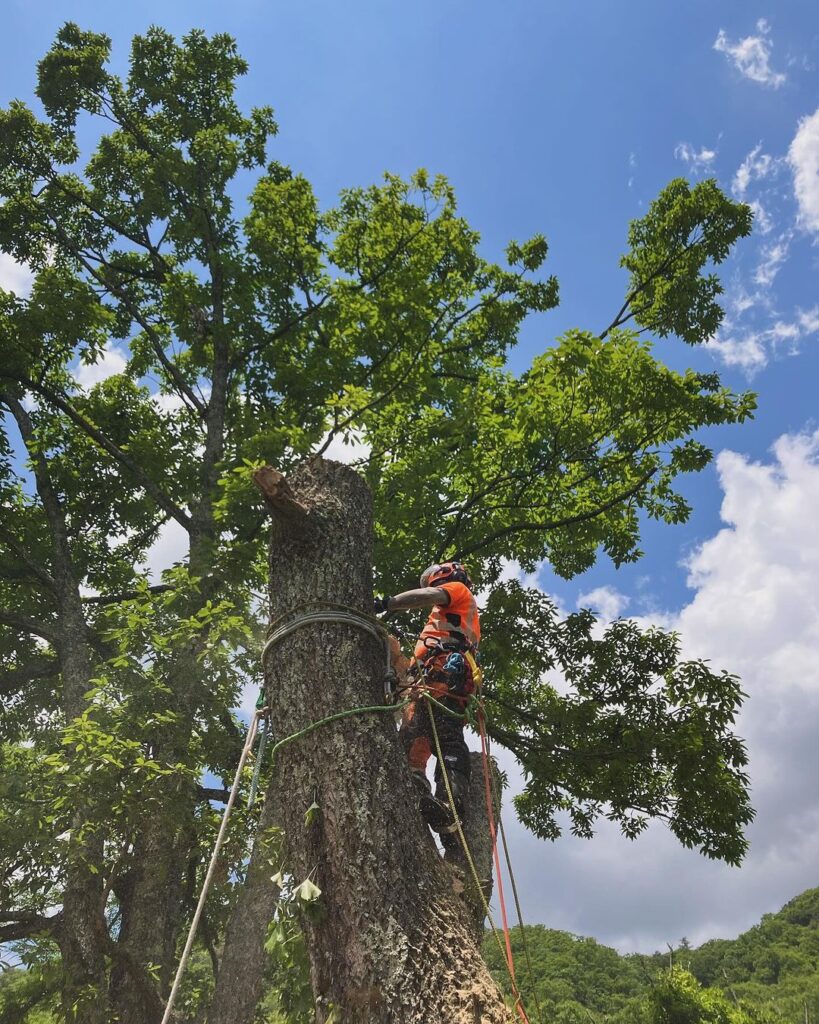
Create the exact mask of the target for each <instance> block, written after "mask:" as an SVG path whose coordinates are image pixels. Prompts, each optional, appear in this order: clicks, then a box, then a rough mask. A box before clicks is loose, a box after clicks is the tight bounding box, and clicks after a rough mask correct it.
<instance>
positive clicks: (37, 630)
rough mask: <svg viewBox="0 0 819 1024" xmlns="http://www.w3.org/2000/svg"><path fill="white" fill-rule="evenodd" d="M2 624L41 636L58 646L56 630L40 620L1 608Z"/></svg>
mask: <svg viewBox="0 0 819 1024" xmlns="http://www.w3.org/2000/svg"><path fill="white" fill-rule="evenodd" d="M0 626H10V627H11V628H12V629H17V630H19V631H20V632H21V633H29V634H30V635H31V636H39V637H40V638H41V639H43V640H47V641H48V643H50V644H51V645H52V647H56V646H57V633H56V631H55V630H54V629H52V628H51V626H49V625H47V624H46V623H44V622H38V621H37V620H36V619H30V618H29V617H28V616H26V615H18V614H17V613H16V612H10V611H7V610H5V609H3V608H0Z"/></svg>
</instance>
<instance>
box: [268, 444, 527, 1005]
mask: <svg viewBox="0 0 819 1024" xmlns="http://www.w3.org/2000/svg"><path fill="white" fill-rule="evenodd" d="M290 482H291V484H292V489H293V493H294V495H295V498H296V499H297V500H298V502H300V503H301V504H302V505H303V506H305V508H306V510H307V512H306V515H304V516H303V517H301V518H300V517H298V516H286V517H274V524H273V530H272V541H271V556H270V600H271V611H272V615H273V618H274V620H275V619H277V618H279V617H280V616H282V615H285V614H288V613H292V612H298V611H306V610H308V609H310V608H313V607H317V606H322V605H325V606H326V604H327V603H328V602H330V603H332V602H337V603H342V604H346V605H350V606H352V607H354V608H359V609H361V610H362V611H364V610H369V608H370V607H371V600H372V576H371V566H372V510H371V498H370V494H369V491H368V489H367V487H366V484H365V483H364V481H363V480H362V479H361V478H360V477H359V476H358V475H357V474H356V473H354V472H353V471H352V470H351V469H349V468H348V467H346V466H342V465H339V464H337V463H332V462H326V461H324V460H312V461H310V462H309V463H307V464H305V465H304V466H303V467H301V468H300V470H299V471H298V472H297V474H295V475H294V477H293V478H292V480H291V481H290ZM383 676H384V652H383V647H382V645H380V644H379V643H378V642H377V641H376V640H375V638H373V637H371V636H370V635H368V634H367V633H366V632H364V631H363V630H361V629H359V628H357V627H355V626H352V625H347V624H335V623H333V624H312V625H310V626H306V627H304V628H301V629H299V630H298V631H296V632H295V633H293V634H291V635H290V636H288V637H287V638H286V639H285V640H283V641H282V642H280V643H279V644H278V645H276V646H275V647H274V648H273V649H272V650H271V651H270V653H269V656H268V659H267V665H266V685H267V691H268V701H269V705H270V709H271V715H272V720H273V723H274V727H275V730H276V733H277V735H279V736H281V735H287V734H292V733H294V732H296V731H297V730H300V729H303V728H304V727H305V726H307V725H309V724H310V723H311V722H313V721H315V720H316V719H318V718H322V717H324V716H326V715H330V714H333V713H335V712H340V711H347V710H349V709H351V708H355V707H357V706H361V705H366V704H380V703H382V699H383V697H382V685H383ZM268 799H269V800H270V801H271V802H272V806H273V807H274V808H276V812H277V814H278V816H279V822H278V823H279V824H280V825H282V826H283V828H284V834H285V843H286V851H287V863H286V867H287V870H288V871H289V872H290V873H292V874H293V876H294V877H295V879H296V881H297V882H301V881H302V880H303V879H306V878H310V879H311V880H312V881H313V882H314V883H315V884H316V885H317V886H318V887H319V888H320V889H321V891H322V895H321V897H320V900H319V904H320V907H319V915H318V917H316V916H313V917H312V919H311V920H307V919H306V920H305V933H306V939H307V945H308V950H309V955H310V963H311V974H312V982H313V989H314V992H315V995H316V1007H317V1009H316V1019H317V1021H318V1024H323V1022H324V1021H326V1020H328V1018H330V1016H331V1014H334V1016H332V1019H333V1021H335V1022H338V1024H370V1022H371V1024H376V1022H378V1024H386V1022H390V1024H476V1022H484V1024H511V1021H513V1019H514V1015H513V1013H512V1011H511V1010H509V1009H508V1008H507V1007H506V1006H505V1004H504V1001H503V998H502V996H501V994H500V992H499V990H498V988H497V986H496V985H495V983H494V982H493V981H492V979H491V977H490V975H489V972H488V971H487V968H486V966H485V964H484V962H483V960H482V959H481V956H480V953H479V951H478V948H477V946H476V943H475V940H474V937H473V932H474V927H473V925H472V923H471V922H470V920H469V915H468V912H467V910H466V909H465V906H464V904H463V903H462V902H461V900H460V898H459V896H458V894H457V893H456V891H455V888H454V887H453V875H452V872H451V870H450V869H448V868H447V867H446V865H444V863H443V861H442V859H441V858H440V856H439V855H438V854H437V852H436V850H435V848H434V845H433V843H432V842H431V840H430V838H429V835H428V834H427V831H426V829H425V827H424V825H423V823H422V821H421V818H420V815H419V813H418V808H417V802H416V799H415V796H414V794H413V790H412V786H411V782H410V778H409V772H408V770H407V767H406V764H405V761H404V757H403V755H402V752H401V750H400V748H399V745H398V742H397V734H396V725H395V721H394V718H393V716H392V715H391V714H384V713H381V714H359V715H354V716H352V717H348V718H344V719H342V720H341V721H338V722H334V723H332V724H331V725H328V726H324V727H322V728H321V729H319V730H317V731H315V732H312V733H310V734H308V735H307V736H305V737H303V738H301V739H299V740H296V741H294V742H293V743H291V744H290V745H289V746H287V747H285V748H284V749H283V750H282V752H281V754H280V756H279V758H278V763H277V764H276V766H275V770H274V772H273V777H272V781H271V784H270V790H269V793H268ZM313 803H317V804H318V806H319V808H320V811H319V813H318V815H316V816H314V817H312V816H311V817H309V818H308V819H306V818H305V814H306V812H307V810H308V808H309V807H310V806H311V805H312V804H313Z"/></svg>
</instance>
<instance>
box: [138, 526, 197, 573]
mask: <svg viewBox="0 0 819 1024" xmlns="http://www.w3.org/2000/svg"><path fill="white" fill-rule="evenodd" d="M187 555H188V532H187V530H186V529H185V527H184V526H181V525H180V524H179V523H177V521H176V520H175V519H170V520H169V521H168V522H167V523H164V524H163V525H162V527H160V530H159V533H158V534H157V538H156V540H155V541H154V542H153V544H152V545H151V546H150V548H148V551H147V552H146V555H145V566H146V568H147V570H148V574H149V575H150V577H151V582H152V583H158V582H159V581H160V579H161V578H162V572H163V570H164V569H170V568H171V567H172V566H173V565H175V564H176V563H177V562H182V561H183V560H184V559H185V558H187Z"/></svg>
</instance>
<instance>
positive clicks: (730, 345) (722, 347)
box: [707, 306, 819, 375]
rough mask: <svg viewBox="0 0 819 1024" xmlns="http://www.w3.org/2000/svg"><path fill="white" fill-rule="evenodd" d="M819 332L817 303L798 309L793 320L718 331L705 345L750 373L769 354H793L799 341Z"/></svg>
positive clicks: (799, 348)
mask: <svg viewBox="0 0 819 1024" xmlns="http://www.w3.org/2000/svg"><path fill="white" fill-rule="evenodd" d="M816 334H819V307H816V306H814V307H813V309H808V310H800V309H797V310H796V312H795V314H794V317H793V319H792V320H782V319H776V320H774V321H773V322H771V323H770V324H769V325H768V326H767V327H765V328H760V329H757V330H755V329H752V328H746V329H742V328H736V329H728V330H725V331H721V332H720V333H719V334H718V335H717V336H716V337H715V338H712V339H711V340H710V341H709V342H707V348H709V349H711V351H713V352H714V353H715V354H717V355H718V356H719V357H720V359H722V361H723V362H724V363H726V364H727V365H728V366H736V367H738V368H739V369H741V370H744V371H745V372H746V373H748V374H749V375H752V374H754V373H756V372H757V371H758V370H761V369H762V368H763V367H764V366H766V365H767V364H768V360H769V358H770V357H771V356H772V355H773V356H781V355H796V354H797V353H798V352H799V351H800V350H801V343H802V342H803V341H804V340H805V339H807V338H810V337H813V336H815V335H816Z"/></svg>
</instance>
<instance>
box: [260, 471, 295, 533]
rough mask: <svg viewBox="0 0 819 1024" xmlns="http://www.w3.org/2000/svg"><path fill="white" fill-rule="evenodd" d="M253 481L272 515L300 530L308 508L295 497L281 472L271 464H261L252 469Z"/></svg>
mask: <svg viewBox="0 0 819 1024" xmlns="http://www.w3.org/2000/svg"><path fill="white" fill-rule="evenodd" d="M253 483H254V484H256V486H257V487H258V488H259V490H260V491H261V492H262V497H263V498H264V500H265V504H266V505H267V507H268V508H269V509H270V511H271V512H273V513H274V515H276V516H279V517H281V518H282V519H285V520H287V522H289V523H290V524H292V525H294V526H297V527H298V528H299V529H300V530H303V529H304V528H305V527H306V525H307V516H308V510H307V508H306V507H305V506H304V505H302V503H301V502H300V501H298V500H297V499H296V497H295V495H294V494H293V492H292V490H291V489H290V484H288V482H287V480H286V479H285V477H284V474H283V473H280V472H279V471H278V470H277V469H273V467H272V466H262V467H261V468H259V469H256V470H254V471H253Z"/></svg>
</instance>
